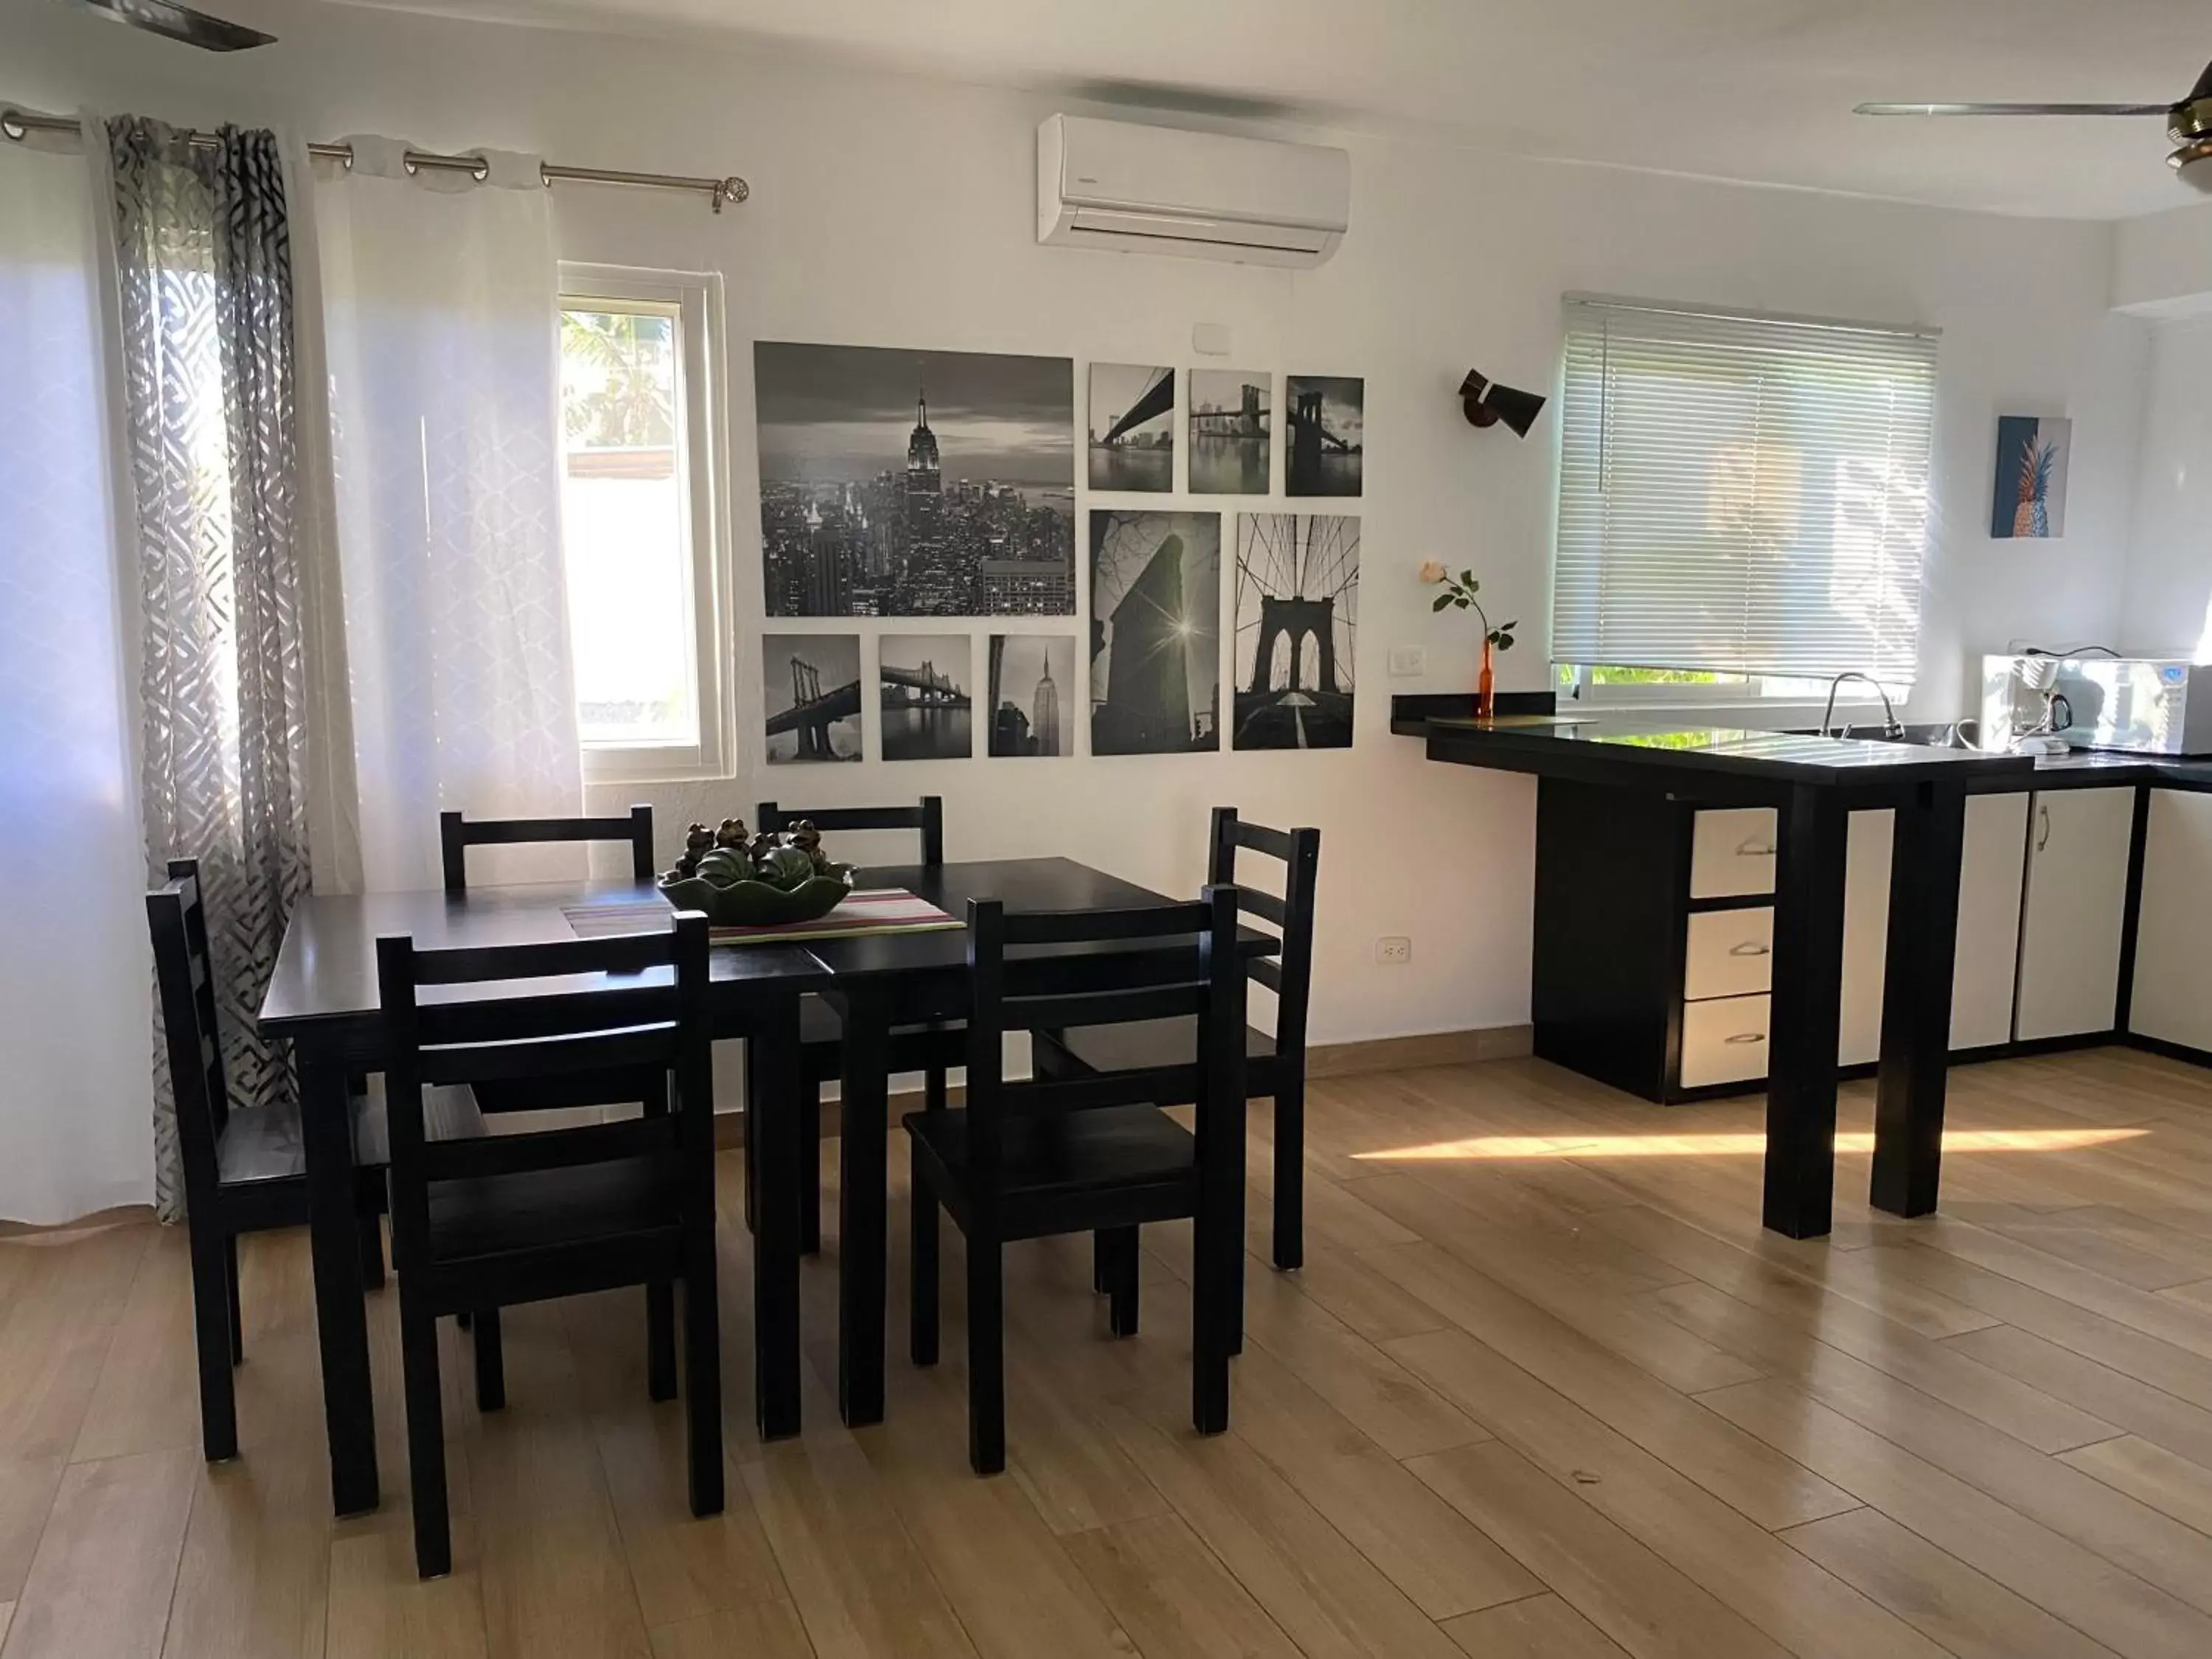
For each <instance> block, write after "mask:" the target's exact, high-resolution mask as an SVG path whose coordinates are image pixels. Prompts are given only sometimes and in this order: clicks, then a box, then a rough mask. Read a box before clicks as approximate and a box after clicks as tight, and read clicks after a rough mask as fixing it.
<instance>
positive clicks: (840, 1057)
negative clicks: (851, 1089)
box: [745, 795, 967, 1255]
mask: <svg viewBox="0 0 2212 1659" xmlns="http://www.w3.org/2000/svg"><path fill="white" fill-rule="evenodd" d="M802 818H805V819H811V821H812V822H813V824H814V827H815V828H816V829H819V830H821V831H822V832H823V834H824V835H836V834H837V833H839V832H841V831H845V830H859V829H913V830H917V831H919V832H920V834H921V862H922V863H923V864H925V865H931V866H934V865H939V864H942V863H944V862H945V805H944V802H943V801H942V800H941V799H939V797H938V796H935V795H924V796H923V797H922V798H921V800H920V802H918V803H917V804H916V805H913V806H832V807H824V808H822V809H821V810H819V811H801V810H799V808H797V807H787V806H783V805H779V804H778V803H776V802H775V801H772V800H764V801H763V802H762V803H761V804H760V808H759V811H757V813H756V814H755V815H754V818H753V823H754V825H755V827H756V828H757V829H765V830H769V831H771V832H775V831H780V830H784V829H789V828H791V826H792V825H793V824H794V823H798V822H799V820H800V819H802ZM842 1035H843V1027H842V1025H841V1024H839V1022H838V1019H837V1015H836V1011H835V1010H834V1009H832V1008H831V1007H830V1006H829V1004H828V1003H826V1002H824V1001H823V1000H822V999H821V998H820V997H813V996H810V997H806V998H804V999H802V1000H800V1002H799V1147H800V1152H799V1157H800V1159H801V1164H800V1173H799V1249H800V1250H801V1251H803V1252H804V1253H805V1254H806V1255H813V1254H815V1253H816V1252H817V1251H818V1250H820V1249H821V1248H822V1088H823V1085H824V1084H828V1083H834V1082H836V1080H837V1078H838V1074H839V1073H840V1072H841V1071H842V1069H843V1066H844V1051H843V1048H842V1046H841V1040H842ZM966 1045H967V1038H966V1037H965V1036H963V1034H962V1030H961V1025H960V1022H959V1021H957V1020H941V1021H938V1022H935V1023H933V1024H925V1025H895V1026H893V1027H892V1028H891V1033H890V1051H889V1053H888V1054H887V1056H886V1058H887V1059H888V1060H889V1062H890V1064H889V1069H890V1071H893V1072H920V1073H921V1074H922V1090H923V1095H922V1098H923V1100H924V1101H925V1103H927V1104H928V1105H929V1106H930V1107H932V1108H936V1107H940V1106H942V1105H944V1104H945V1073H946V1071H947V1070H948V1069H949V1068H951V1066H957V1065H959V1064H960V1063H961V1062H962V1060H964V1059H966V1057H967V1046H966ZM745 1109H746V1111H747V1112H748V1113H750V1111H751V1109H752V1106H751V1102H750V1100H748V1101H747V1103H746V1107H745ZM747 1128H748V1133H747V1136H746V1140H747V1144H748V1145H750V1141H751V1135H750V1122H749V1123H748V1125H747ZM752 1205H753V1184H752V1160H751V1158H750V1157H748V1158H746V1160H745V1220H746V1225H751V1222H752Z"/></svg>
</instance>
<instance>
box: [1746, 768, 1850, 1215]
mask: <svg viewBox="0 0 2212 1659" xmlns="http://www.w3.org/2000/svg"><path fill="white" fill-rule="evenodd" d="M1845 802H1846V797H1845V794H1844V791H1842V790H1838V789H1830V788H1822V787H1819V786H1817V785H1813V784H1798V785H1796V786H1794V787H1792V788H1791V789H1790V793H1789V796H1788V797H1787V799H1785V800H1784V803H1783V805H1782V807H1781V823H1780V825H1779V829H1780V842H1779V853H1780V857H1779V859H1778V867H1777V868H1776V871H1775V888H1774V959H1773V961H1774V977H1773V1007H1772V1011H1771V1020H1770V1023H1769V1025H1768V1030H1769V1034H1770V1035H1769V1045H1770V1056H1769V1064H1768V1073H1767V1085H1766V1187H1765V1200H1764V1205H1763V1217H1762V1218H1763V1219H1764V1221H1765V1225H1767V1226H1768V1227H1769V1228H1771V1230H1772V1231H1776V1232H1778V1233H1781V1234H1784V1235H1785V1236H1786V1237H1790V1238H1817V1237H1820V1236H1821V1235H1822V1234H1825V1233H1826V1231H1828V1222H1829V1207H1830V1201H1831V1200H1832V1197H1833V1194H1834V1191H1835V1181H1836V1048H1837V1042H1838V1035H1839V1027H1840V1021H1841V1018H1842V1003H1843V971H1844V866H1845V862H1846V857H1845V854H1846V850H1847V843H1848V842H1849V839H1850V811H1848V810H1847V807H1846V804H1845Z"/></svg>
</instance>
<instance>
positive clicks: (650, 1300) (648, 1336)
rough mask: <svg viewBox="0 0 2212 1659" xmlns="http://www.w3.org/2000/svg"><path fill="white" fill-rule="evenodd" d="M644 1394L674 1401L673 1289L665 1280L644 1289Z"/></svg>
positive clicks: (674, 1304)
mask: <svg viewBox="0 0 2212 1659" xmlns="http://www.w3.org/2000/svg"><path fill="white" fill-rule="evenodd" d="M645 1391H646V1392H647V1394H649V1395H652V1396H653V1398H654V1399H655V1400H673V1399H675V1398H676V1287H675V1285H671V1283H669V1281H668V1280H666V1279H654V1280H653V1282H652V1283H651V1284H650V1285H647V1286H646V1287H645Z"/></svg>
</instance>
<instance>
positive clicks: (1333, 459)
mask: <svg viewBox="0 0 2212 1659" xmlns="http://www.w3.org/2000/svg"><path fill="white" fill-rule="evenodd" d="M1366 449H1367V382H1366V381H1364V380H1360V379H1358V378H1357V377H1356V376H1352V375H1347V374H1293V375H1291V376H1290V377H1289V379H1288V380H1285V382H1284V384H1283V489H1284V493H1285V495H1358V494H1359V487H1360V477H1359V475H1360V471H1361V468H1362V466H1363V465H1364V460H1365V457H1366Z"/></svg>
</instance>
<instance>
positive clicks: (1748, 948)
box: [1729, 939, 1774, 957]
mask: <svg viewBox="0 0 2212 1659" xmlns="http://www.w3.org/2000/svg"><path fill="white" fill-rule="evenodd" d="M1773 951H1774V947H1773V946H1772V945H1761V944H1760V943H1759V941H1758V940H1757V939H1746V940H1744V942H1743V943H1742V944H1741V945H1729V955H1730V956H1732V957H1764V956H1771V955H1772V954H1773Z"/></svg>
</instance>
